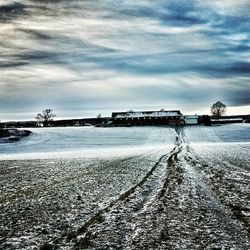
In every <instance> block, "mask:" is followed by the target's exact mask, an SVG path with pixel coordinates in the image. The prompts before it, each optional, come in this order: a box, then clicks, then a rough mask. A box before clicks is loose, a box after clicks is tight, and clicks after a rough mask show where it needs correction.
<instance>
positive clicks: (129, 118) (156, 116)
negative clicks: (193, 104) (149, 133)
mask: <svg viewBox="0 0 250 250" xmlns="http://www.w3.org/2000/svg"><path fill="white" fill-rule="evenodd" d="M111 121H112V125H114V126H146V125H152V126H153V125H171V126H177V125H183V124H184V119H183V116H182V114H181V112H180V111H179V110H163V109H162V110H160V111H133V110H130V111H127V112H113V113H112V117H111Z"/></svg>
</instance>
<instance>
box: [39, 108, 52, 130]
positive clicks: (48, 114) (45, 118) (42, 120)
mask: <svg viewBox="0 0 250 250" xmlns="http://www.w3.org/2000/svg"><path fill="white" fill-rule="evenodd" d="M52 111H53V110H52V109H45V110H43V111H42V113H39V114H37V116H36V117H35V118H36V120H37V123H38V124H42V125H43V127H48V126H49V125H50V122H52V121H53V118H54V117H56V115H55V114H53V113H52Z"/></svg>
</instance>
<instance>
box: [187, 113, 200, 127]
mask: <svg viewBox="0 0 250 250" xmlns="http://www.w3.org/2000/svg"><path fill="white" fill-rule="evenodd" d="M198 118H199V117H198V116H197V115H185V116H184V120H185V124H186V125H197V124H198Z"/></svg>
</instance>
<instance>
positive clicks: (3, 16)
mask: <svg viewBox="0 0 250 250" xmlns="http://www.w3.org/2000/svg"><path fill="white" fill-rule="evenodd" d="M25 8H26V5H24V4H22V3H18V2H14V3H10V4H7V5H0V21H10V20H11V19H15V18H17V17H18V16H23V15H25V14H26V10H25Z"/></svg>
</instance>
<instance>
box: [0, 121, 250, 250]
mask: <svg viewBox="0 0 250 250" xmlns="http://www.w3.org/2000/svg"><path fill="white" fill-rule="evenodd" d="M88 129H89V130H88V131H86V130H84V129H81V128H79V129H76V130H75V131H74V132H73V134H72V132H71V133H70V130H67V129H66V130H64V129H61V130H55V131H53V130H47V131H45V130H36V131H34V132H35V133H34V135H33V137H31V139H27V140H26V139H25V141H24V142H18V143H20V144H15V145H14V144H9V145H0V159H1V160H0V185H1V189H0V209H1V214H0V248H3V249H37V248H39V247H40V248H41V249H56V248H59V249H250V241H249V240H250V235H249V234H250V197H249V193H250V153H249V152H250V126H249V125H246V124H240V125H224V126H218V127H196V126H195V127H185V128H178V129H177V130H175V129H174V128H167V127H162V128H153V127H147V128H114V130H113V131H112V129H108V130H106V131H105V130H103V129H101V128H100V129H101V130H98V129H99V128H88ZM65 135H66V137H65ZM72 135H73V136H72ZM79 138H82V140H81V142H79ZM83 140H84V141H83Z"/></svg>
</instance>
